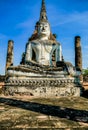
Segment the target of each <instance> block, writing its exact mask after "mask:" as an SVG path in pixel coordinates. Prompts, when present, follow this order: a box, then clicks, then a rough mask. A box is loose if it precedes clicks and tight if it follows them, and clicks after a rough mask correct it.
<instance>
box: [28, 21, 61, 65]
mask: <svg viewBox="0 0 88 130" xmlns="http://www.w3.org/2000/svg"><path fill="white" fill-rule="evenodd" d="M50 37H51V31H50V25H49V23H48V22H47V21H39V22H37V25H36V37H35V38H34V39H32V40H30V41H29V42H28V43H27V45H26V52H25V62H26V63H28V62H33V61H34V62H36V63H38V64H40V65H46V66H53V62H52V56H53V54H54V53H55V61H56V62H58V61H61V60H62V49H61V45H60V43H58V42H57V41H56V40H55V38H53V40H52V39H51V38H50ZM52 37H53V35H52ZM33 55H35V57H34V59H33Z"/></svg>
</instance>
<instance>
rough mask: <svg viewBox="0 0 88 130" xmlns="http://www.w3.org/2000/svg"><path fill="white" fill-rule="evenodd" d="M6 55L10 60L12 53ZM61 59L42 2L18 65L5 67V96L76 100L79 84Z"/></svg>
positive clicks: (73, 71) (59, 50) (71, 67)
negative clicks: (72, 97) (6, 94)
mask: <svg viewBox="0 0 88 130" xmlns="http://www.w3.org/2000/svg"><path fill="white" fill-rule="evenodd" d="M8 53H9V55H10V59H12V58H13V55H12V54H13V53H10V52H9V51H8ZM62 57H63V56H62V48H61V44H60V43H59V42H57V41H56V38H55V37H54V35H53V34H52V32H51V28H50V24H49V22H48V19H47V15H46V8H45V1H44V0H42V7H41V11H40V19H39V21H38V22H37V23H36V26H35V31H34V33H33V35H32V36H31V37H30V38H29V40H28V43H27V44H26V47H25V53H23V57H22V61H21V63H20V65H18V66H13V65H12V66H11V64H10V66H9V67H8V68H7V67H6V69H7V71H6V72H7V73H6V82H5V93H8V94H9V95H14V94H21V95H22V94H23V95H24V94H25V95H32V96H39V97H43V96H44V97H48V96H49V97H52V96H54V97H56V96H57V97H59V96H79V95H80V93H81V89H80V88H81V87H80V86H81V84H80V81H79V79H78V77H77V75H76V71H75V70H74V67H73V66H72V64H70V63H69V62H68V63H66V62H65V61H64V59H63V58H62ZM7 58H9V57H7ZM7 61H8V60H7ZM11 61H12V60H11ZM11 61H10V62H11Z"/></svg>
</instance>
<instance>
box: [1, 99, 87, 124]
mask: <svg viewBox="0 0 88 130" xmlns="http://www.w3.org/2000/svg"><path fill="white" fill-rule="evenodd" d="M0 103H4V104H6V105H9V106H12V107H13V106H14V107H17V108H22V109H25V110H30V111H33V112H38V113H42V114H45V115H49V116H55V117H58V118H66V119H68V120H72V121H76V122H84V123H88V111H84V110H76V109H71V108H61V107H60V106H53V105H48V104H40V103H35V102H28V101H21V100H16V99H11V98H0Z"/></svg>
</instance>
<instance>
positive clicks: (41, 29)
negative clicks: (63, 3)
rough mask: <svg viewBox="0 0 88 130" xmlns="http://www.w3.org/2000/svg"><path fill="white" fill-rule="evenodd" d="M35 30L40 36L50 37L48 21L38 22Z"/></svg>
mask: <svg viewBox="0 0 88 130" xmlns="http://www.w3.org/2000/svg"><path fill="white" fill-rule="evenodd" d="M37 32H38V36H39V37H40V38H42V37H43V38H45V39H49V37H50V25H49V23H48V22H39V23H38V24H37Z"/></svg>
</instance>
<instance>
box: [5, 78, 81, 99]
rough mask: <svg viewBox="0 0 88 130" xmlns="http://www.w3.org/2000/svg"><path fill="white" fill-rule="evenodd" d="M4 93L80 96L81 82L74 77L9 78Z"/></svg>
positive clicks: (40, 95) (37, 95) (38, 95)
mask: <svg viewBox="0 0 88 130" xmlns="http://www.w3.org/2000/svg"><path fill="white" fill-rule="evenodd" d="M5 94H8V95H15V94H19V95H30V96H36V97H60V96H80V95H81V84H80V83H79V82H78V81H77V80H76V79H74V78H30V79H27V78H26V79H24V80H22V79H14V78H13V79H10V81H8V82H7V83H6V85H5Z"/></svg>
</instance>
